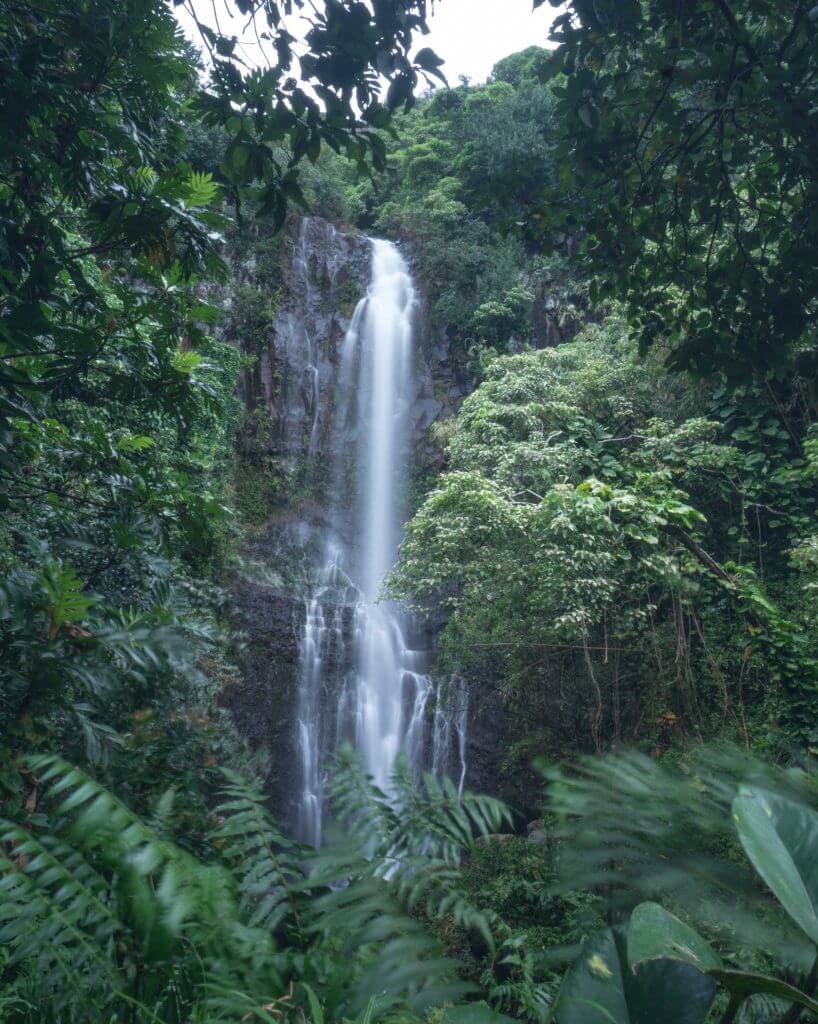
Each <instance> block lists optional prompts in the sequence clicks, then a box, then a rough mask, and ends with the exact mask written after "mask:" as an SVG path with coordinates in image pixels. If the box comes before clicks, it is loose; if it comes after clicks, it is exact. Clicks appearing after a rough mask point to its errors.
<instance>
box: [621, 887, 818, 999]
mask: <svg viewBox="0 0 818 1024" xmlns="http://www.w3.org/2000/svg"><path fill="white" fill-rule="evenodd" d="M661 958H668V959H675V960H682V961H683V962H684V963H686V964H689V965H690V966H691V967H695V968H697V969H698V970H700V971H702V972H703V973H705V974H707V975H708V976H709V977H711V978H713V980H714V981H717V982H718V983H719V984H721V985H722V986H723V987H724V988H725V989H726V990H727V991H728V992H729V993H730V995H731V996H732V997H733V998H734V999H738V1000H739V1001H741V1000H743V999H746V998H747V997H748V996H752V995H759V994H764V995H769V996H774V997H776V998H778V999H786V1000H787V1001H788V1002H791V1003H797V1004H798V1005H799V1006H804V1007H806V1008H807V1009H809V1010H812V1011H813V1012H816V1011H818V1002H816V1001H815V1000H814V999H812V998H811V997H810V996H808V995H806V994H805V993H804V992H801V991H800V990H799V989H797V988H795V987H793V986H792V985H788V984H787V982H785V981H781V980H780V979H778V978H771V977H769V976H767V975H765V974H753V973H750V972H748V971H736V970H731V969H729V968H725V967H724V966H723V964H722V961H721V957H720V956H719V955H718V954H717V953H716V951H715V950H714V949H713V948H712V947H711V946H710V944H709V943H708V942H707V941H706V940H705V939H704V938H702V936H701V935H699V933H698V932H697V931H695V930H694V929H693V928H691V927H690V926H689V925H686V924H684V922H682V921H680V920H679V919H678V918H677V917H674V916H673V914H670V913H668V912H667V911H666V910H665V909H664V908H663V907H660V906H659V904H658V903H642V904H640V905H639V906H638V907H637V908H636V909H635V910H634V912H633V913H632V914H631V919H630V924H629V926H628V960H629V962H630V964H631V967H632V968H634V969H636V968H638V967H639V965H640V964H642V963H644V962H645V961H650V960H655V959H661Z"/></svg>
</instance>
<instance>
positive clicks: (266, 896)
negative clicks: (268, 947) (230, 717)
mask: <svg viewBox="0 0 818 1024" xmlns="http://www.w3.org/2000/svg"><path fill="white" fill-rule="evenodd" d="M223 775H224V777H225V779H226V785H225V786H224V787H223V788H222V793H223V795H224V796H225V797H226V798H227V799H226V800H225V801H224V802H223V803H221V804H220V805H219V807H218V808H217V813H218V815H219V817H220V818H221V819H222V820H221V823H220V824H219V827H218V828H217V829H216V830H215V831H214V832H213V834H212V839H213V842H214V845H216V846H217V847H218V848H220V851H221V854H222V857H223V858H224V859H225V861H226V862H227V863H228V864H229V865H230V866H231V868H232V870H233V873H234V876H235V877H236V880H237V882H238V886H239V890H240V893H241V909H242V911H243V913H244V914H245V915H246V918H247V920H248V923H249V924H250V925H251V926H252V927H261V928H265V929H267V930H269V931H274V930H275V929H276V928H277V927H278V926H279V924H281V922H282V921H283V920H284V919H285V918H287V917H288V916H290V915H292V914H294V913H295V914H296V917H297V913H296V911H295V906H294V901H293V893H292V887H293V885H294V884H295V883H297V882H298V881H299V880H301V879H302V878H303V870H302V868H301V860H302V858H303V854H304V851H303V850H302V849H301V847H299V846H297V845H296V844H294V843H293V842H291V841H290V840H289V839H287V838H286V837H285V836H284V834H283V833H282V832H281V831H280V830H279V828H278V826H277V825H276V824H275V822H274V820H273V818H272V816H271V815H270V813H269V812H268V811H267V809H266V807H265V806H264V797H263V795H262V793H261V792H260V791H259V790H258V789H257V788H256V787H254V786H252V785H251V784H250V783H248V782H247V781H246V780H245V779H243V778H241V777H240V776H238V775H236V774H235V773H234V772H230V771H227V770H223ZM296 923H297V922H296Z"/></svg>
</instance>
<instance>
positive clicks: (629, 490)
mask: <svg viewBox="0 0 818 1024" xmlns="http://www.w3.org/2000/svg"><path fill="white" fill-rule="evenodd" d="M441 2H445V0H441ZM542 3H544V0H536V2H535V4H534V6H535V7H537V6H541V5H542ZM173 6H181V4H180V3H178V2H177V3H175V4H174V5H173ZM184 6H185V7H186V8H187V9H188V11H189V12H190V13H191V14H192V16H193V18H194V21H199V24H198V29H199V33H200V36H201V40H202V44H203V46H204V50H205V53H206V61H207V66H206V67H205V66H203V64H202V62H201V60H200V59H199V57H198V56H197V54H196V53H195V52H194V51H193V50H192V48H191V47H190V45H189V44H188V43H186V42H185V41H184V40H183V38H182V37H181V35H180V33H179V31H178V29H177V27H176V25H175V22H174V20H173V17H172V6H171V5H167V4H165V3H164V2H160V0H124V2H120V0H116V2H114V0H77V2H73V3H66V2H62V0H38V2H37V3H36V4H34V3H28V2H25V0H0V70H2V75H0V100H2V102H0V128H2V131H0V256H1V257H2V260H1V261H0V511H2V522H1V523H0V571H1V572H2V580H1V581H0V1021H3V1022H8V1024H34V1022H37V1024H40V1022H48V1024H73V1022H77V1024H79V1022H85V1021H88V1020H94V1021H106V1022H107V1021H111V1022H113V1021H117V1022H120V1021H122V1022H128V1024H137V1022H138V1024H147V1022H152V1024H157V1022H158V1024H182V1022H188V1021H190V1022H194V1021H195V1022H199V1021H201V1022H204V1021H209V1022H214V1021H230V1022H245V1021H263V1022H267V1024H272V1022H282V1021H286V1022H291V1024H305V1022H310V1024H330V1022H335V1024H340V1022H353V1021H354V1022H360V1024H374V1022H376V1021H383V1022H392V1024H399V1022H402V1024H414V1022H422V1021H423V1022H426V1024H462V1022H466V1021H468V1022H469V1024H490V1022H495V1024H505V1022H506V1021H509V1020H521V1021H529V1022H532V1024H546V1022H548V1021H554V1022H556V1024H600V1022H603V1021H604V1022H608V1024H610V1022H611V1021H614V1022H615V1024H633V1022H636V1021H640V1022H647V1021H658V1020H661V1021H667V1022H669V1024H705V1022H710V1024H713V1022H716V1021H723V1022H724V1024H730V1022H732V1021H736V1020H740V1021H742V1022H746V1024H750V1022H753V1024H754V1022H755V1021H759V1022H762V1021H764V1022H768V1021H776V1022H780V1024H793V1022H796V1021H797V1020H799V1019H802V1018H803V1017H805V1016H807V1015H812V1016H816V1015H818V1003H816V999H815V989H816V948H817V947H818V882H816V877H817V876H816V864H818V799H817V798H816V775H815V770H814V765H813V763H812V762H811V760H810V756H811V754H812V753H813V752H814V750H815V748H816V746H818V737H817V736H816V724H815V723H816V711H815V709H816V696H817V695H816V689H818V659H816V656H815V653H814V652H815V646H816V640H817V639H818V602H816V589H815V581H814V572H815V568H816V566H817V565H818V534H816V526H815V516H816V511H818V510H817V509H816V501H818V489H816V474H818V436H817V435H816V432H815V427H814V421H815V410H816V395H815V373H814V366H815V351H816V341H815V333H814V332H815V310H816V301H818V294H817V293H816V288H817V287H818V277H816V271H815V261H814V258H813V254H814V250H815V247H816V241H818V239H816V231H817V230H818V222H816V215H815V210H816V201H815V200H816V187H818V186H816V182H818V175H816V139H818V132H816V130H815V128H816V124H815V122H816V109H818V107H817V106H816V96H815V89H816V68H815V61H816V47H815V43H816V31H817V29H816V25H818V17H816V10H815V9H812V7H811V5H810V4H809V3H802V2H801V0H786V2H777V0H713V3H710V4H702V3H685V2H678V0H624V2H620V0H593V2H588V0H573V2H571V3H569V4H567V5H564V4H560V5H559V6H561V7H566V10H565V11H564V12H562V13H560V14H559V16H558V18H557V20H556V22H555V26H554V35H553V39H552V42H554V43H555V44H556V48H555V49H554V50H552V51H547V50H544V49H541V48H539V47H537V46H532V47H531V48H529V49H527V50H525V51H523V52H522V53H520V54H515V55H512V56H510V57H508V58H507V59H505V60H503V61H501V62H500V63H499V64H498V65H497V67H496V68H495V71H494V73H493V75H492V77H491V79H490V81H489V82H488V83H486V84H485V85H475V86H473V85H471V84H469V83H468V82H465V81H464V82H461V83H460V84H459V85H458V86H455V87H454V88H451V89H449V88H447V89H438V90H437V91H430V92H429V93H428V94H427V95H426V96H425V97H423V98H421V99H420V100H419V101H418V102H415V98H414V94H415V92H416V91H417V87H418V86H419V84H420V83H421V82H424V81H425V82H426V83H427V84H428V83H430V82H432V80H435V79H437V80H439V79H440V76H441V62H440V60H439V59H438V58H437V57H436V56H435V54H434V53H432V51H431V50H429V49H428V48H425V47H422V46H421V47H420V48H419V49H417V48H416V45H415V43H414V42H413V37H416V35H417V33H419V32H420V33H422V32H423V30H424V27H425V23H424V19H425V15H426V6H427V5H426V3H425V0H374V2H373V3H372V4H364V3H362V2H358V0H325V2H324V3H315V4H313V3H310V4H306V3H305V2H303V0H281V2H276V0H234V3H233V4H232V7H233V9H234V10H235V11H237V12H239V13H240V14H241V15H243V16H245V17H246V18H248V19H249V21H248V27H250V28H252V27H255V29H256V30H257V31H258V35H259V41H260V42H261V43H263V44H266V50H267V52H268V54H269V61H268V63H267V66H266V67H264V68H263V69H257V68H249V67H247V66H246V65H245V64H244V63H243V61H242V59H241V57H240V56H239V54H240V48H239V47H238V40H236V39H234V38H233V37H231V36H228V35H225V34H223V33H222V32H221V31H220V30H219V29H218V26H217V27H216V28H215V29H214V28H213V27H212V26H210V24H209V23H207V24H205V23H204V22H203V21H201V19H197V10H199V8H197V5H195V4H193V3H190V2H188V0H185V3H184ZM554 6H558V5H557V4H556V3H554ZM293 12H295V13H298V12H301V13H304V14H306V15H307V16H308V18H309V19H310V20H311V28H310V30H309V32H308V35H307V37H306V47H305V49H304V52H302V53H300V55H298V56H296V52H295V48H294V43H295V40H294V39H293V38H292V37H291V36H290V35H289V33H288V32H287V29H286V26H285V23H284V21H283V20H282V15H287V14H290V13H293ZM379 76H384V77H386V78H387V79H388V81H389V85H388V87H387V89H386V90H385V96H384V97H383V98H381V88H380V78H379ZM345 161H349V162H350V163H349V164H348V163H346V162H345ZM350 166H351V167H352V168H353V169H354V174H353V172H352V171H351V170H350V169H349V168H350ZM374 172H378V174H377V175H375V174H374ZM293 204H295V206H296V207H301V206H304V205H307V204H311V207H312V209H314V210H315V211H317V212H319V213H321V214H324V215H326V216H329V217H331V218H333V219H336V220H339V221H341V220H345V219H352V218H355V219H356V220H357V222H358V224H359V226H361V227H363V228H365V229H370V228H372V229H375V230H377V231H379V232H383V233H385V234H389V235H391V236H394V237H398V236H400V237H401V238H402V239H403V240H404V241H406V242H407V243H408V246H409V248H410V250H411V254H412V258H413V260H414V263H415V268H416V272H417V275H418V278H419V280H420V283H421V285H422V286H423V287H424V289H425V291H426V294H427V297H428V305H429V314H430V316H429V325H430V331H432V332H433V334H434V336H435V337H436V338H445V339H446V341H447V343H448V345H449V347H450V352H451V353H452V355H453V358H454V359H455V360H456V361H459V362H460V363H461V365H462V366H465V367H466V368H467V372H469V373H471V374H472V376H473V377H474V379H475V384H476V388H475V389H474V391H473V393H472V394H471V395H470V396H469V397H468V398H467V399H466V400H465V401H464V403H463V405H462V408H461V409H460V410H459V412H458V413H457V415H456V417H453V418H452V419H450V420H447V421H444V422H441V423H438V424H437V425H436V426H435V427H434V428H433V432H432V438H431V442H432V445H433V447H434V448H435V449H436V453H437V462H436V464H435V462H434V460H432V465H436V469H435V471H434V472H433V473H432V474H431V476H430V478H429V479H428V480H427V481H426V494H425V497H423V498H422V500H421V502H420V508H419V511H418V513H417V515H416V516H415V518H414V520H413V521H412V522H411V523H410V525H409V527H408V532H407V540H406V544H405V546H404V549H403V556H402V562H401V564H400V566H399V567H398V570H397V572H396V574H395V576H394V579H393V580H392V582H391V586H392V588H393V589H394V590H395V591H396V592H398V593H400V594H403V595H406V596H409V597H411V599H412V600H414V601H416V602H419V603H421V604H422V605H423V606H424V607H428V606H433V607H434V609H435V611H436V612H439V611H440V610H441V609H443V610H445V612H446V613H447V615H448V624H447V626H446V627H445V633H444V637H443V640H444V645H443V657H444V659H445V660H446V661H448V663H449V664H448V667H449V668H457V670H458V671H460V672H461V673H462V674H463V675H464V676H465V678H466V680H467V681H470V682H472V683H475V684H476V683H479V684H481V686H483V687H489V688H491V687H493V688H494V689H496V691H497V693H498V694H499V698H500V701H501V704H502V706H503V708H504V709H505V711H506V712H507V713H508V721H509V723H511V724H510V725H509V727H508V731H507V740H508V745H509V755H508V758H507V764H508V766H510V767H511V768H512V769H513V770H514V773H515V776H516V778H517V780H518V786H517V789H516V793H517V794H518V795H519V796H520V797H521V799H520V801H519V802H520V803H521V804H522V805H523V807H524V809H525V810H527V811H534V810H536V811H538V812H540V813H541V814H542V821H541V823H540V825H541V828H540V829H538V830H537V832H538V835H539V836H540V837H541V840H542V841H532V840H529V839H527V838H524V837H523V836H522V835H519V834H516V833H518V832H520V831H522V825H523V823H524V820H525V819H524V818H522V817H521V815H520V813H519V812H516V811H513V810H512V809H510V808H508V807H506V806H505V805H504V804H503V803H502V802H500V801H499V800H496V799H494V798H491V797H480V796H474V795H471V794H468V793H466V794H464V795H463V796H458V794H457V791H456V789H455V788H454V787H453V786H452V785H451V784H450V783H447V782H440V781H439V780H436V779H434V778H432V777H427V778H424V779H423V780H416V779H414V778H413V777H412V775H411V773H410V772H409V770H408V769H407V768H406V766H405V765H404V764H401V763H399V764H398V765H397V766H396V768H395V772H394V776H393V779H392V783H391V788H390V792H389V795H388V796H387V795H385V794H384V793H381V792H379V791H378V790H377V789H376V788H375V787H374V786H373V785H372V783H371V780H369V779H367V778H366V776H365V774H364V772H363V770H362V768H361V765H360V764H359V763H358V762H357V759H356V757H355V755H354V754H353V753H352V752H351V751H348V750H344V751H341V752H340V754H339V759H338V764H337V765H336V766H335V767H334V770H333V773H332V779H333V781H332V785H331V789H332V794H331V795H332V801H333V815H332V819H333V821H334V822H335V835H333V836H332V837H331V841H329V842H328V843H327V845H326V848H325V849H323V850H322V851H314V850H309V849H306V848H303V847H299V846H298V845H296V844H294V843H292V842H291V841H290V840H289V839H288V838H287V836H285V835H284V834H283V832H282V831H281V829H280V828H279V826H278V825H277V823H276V822H275V820H274V819H273V818H272V817H271V816H270V814H269V813H268V811H267V809H266V808H265V806H264V795H263V793H261V792H260V791H259V789H258V788H257V785H256V783H255V781H254V778H253V776H254V768H255V765H254V761H253V758H252V756H251V754H250V753H249V752H248V751H247V750H245V749H244V748H243V746H242V744H241V742H240V741H239V739H238V737H237V736H236V734H235V732H234V730H233V729H232V727H231V724H230V722H229V721H228V719H227V716H226V715H225V714H224V713H223V712H222V711H221V710H220V709H219V694H220V691H221V690H222V688H223V687H224V686H226V685H229V683H230V681H231V679H232V678H233V676H234V673H235V671H236V670H235V666H234V664H233V657H234V654H235V645H236V642H237V638H236V637H234V636H232V635H230V632H229V630H228V629H227V627H226V624H225V605H226V599H227V598H226V592H225V590H224V586H225V583H226V580H227V569H228V567H229V566H230V563H231V559H232V558H233V555H234V552H235V544H236V537H237V531H238V529H239V527H240V526H242V525H244V526H247V524H248V523H252V522H253V521H255V519H257V518H263V517H264V516H265V515H266V512H267V509H268V505H267V502H268V500H269V494H268V490H269V483H268V484H265V487H267V490H265V489H261V490H260V491H259V493H258V494H256V493H255V492H252V491H251V488H250V487H249V486H246V480H244V479H243V478H242V477H241V475H240V474H238V475H237V473H236V470H235V462H236V459H235V453H236V451H237V450H239V451H242V452H243V451H245V449H246V451H248V452H250V453H251V455H252V456H253V457H254V458H255V457H256V456H259V453H261V455H260V456H259V459H260V461H259V466H258V467H257V468H259V471H260V473H263V474H267V471H268V469H271V467H270V466H269V465H268V463H267V462H265V461H264V452H265V450H266V446H265V438H264V434H263V431H264V424H263V423H257V422H251V421H250V420H249V419H248V418H247V416H246V415H245V414H244V411H243V410H242V409H241V407H240V403H239V402H238V400H237V399H236V397H235V389H236V383H237V380H238V378H239V374H240V371H241V369H242V367H244V368H245V369H246V368H247V366H248V363H247V359H248V358H249V359H252V349H253V345H254V344H255V342H256V341H257V340H258V338H260V337H261V336H263V335H264V332H265V331H267V330H268V329H269V325H270V320H271V317H272V315H273V313H272V309H273V306H274V303H275V301H276V292H275V287H274V285H275V279H276V275H277V273H278V260H279V258H280V250H279V249H278V243H277V242H273V243H270V242H269V233H265V232H255V233H253V234H252V237H254V238H255V239H256V240H257V243H258V244H257V246H256V248H257V252H256V253H255V255H256V256H257V257H258V260H259V263H260V264H262V262H263V266H262V275H261V278H262V279H263V281H264V284H265V290H264V293H263V294H261V292H260V290H259V289H258V288H256V289H253V288H252V287H251V288H248V287H247V286H239V285H237V284H236V282H234V281H232V280H231V277H230V273H231V268H230V259H229V256H230V253H231V246H232V247H233V252H235V248H236V246H237V245H238V246H241V245H244V244H247V245H249V244H250V243H249V241H247V240H248V238H250V237H251V235H248V234H247V233H246V231H245V229H246V226H247V223H248V222H249V221H250V220H251V219H254V218H267V219H269V223H270V226H271V228H270V230H271V231H272V232H273V233H275V232H278V231H280V229H282V228H285V227H286V225H287V215H288V211H292V208H293ZM259 239H261V242H258V240H259ZM264 261H266V262H264ZM221 289H233V290H234V293H235V294H234V295H233V298H234V299H235V302H233V304H232V307H231V314H230V317H229V318H228V320H227V327H226V328H225V319H224V318H223V317H222V316H221V313H220V310H219V308H218V298H219V296H220V295H221V294H223V292H222V291H221ZM226 334H229V336H230V338H231V340H234V339H233V335H235V336H236V337H237V338H240V340H241V341H242V349H241V350H242V351H243V352H244V353H246V356H245V358H244V359H243V358H242V357H240V356H239V354H238V352H237V349H236V347H234V346H233V345H231V344H228V343H227V342H226V341H225V340H223V338H224V337H225V336H226ZM257 461H258V460H257ZM437 469H439V471H440V472H439V473H438V472H437ZM257 475H258V474H257ZM254 479H255V478H254ZM281 486H286V481H283V482H282V483H281ZM237 487H240V488H241V492H240V493H237V491H236V488H237ZM234 506H238V508H239V513H240V514H239V516H238V518H237V517H236V515H235V513H234V511H233V508H234ZM713 738H719V739H721V740H724V739H725V738H727V739H728V740H731V741H734V742H737V743H738V744H739V747H740V749H737V748H736V747H734V746H727V745H723V744H722V745H712V744H711V745H701V744H700V742H699V741H700V740H702V739H713ZM628 742H632V743H634V744H635V745H636V746H638V747H639V746H641V747H642V748H643V750H642V752H640V753H634V752H631V753H628V752H626V751H625V750H623V746H622V745H623V744H625V743H628ZM534 755H547V757H548V758H549V759H551V760H553V759H554V758H555V757H561V756H564V755H567V756H568V757H569V764H568V765H567V767H565V768H556V767H553V766H549V765H548V764H546V762H545V760H543V761H541V762H540V764H539V767H538V768H537V769H530V770H529V773H528V774H525V773H524V772H523V771H521V770H520V768H521V765H523V764H525V765H528V764H529V763H530V761H531V759H532V757H533V756H534ZM770 762H775V765H774V766H771V763H770ZM237 769H241V772H242V774H241V775H239V774H238V773H237ZM543 775H544V781H545V787H544V789H543V786H542V782H543V778H542V776H543ZM498 833H500V834H499V835H498Z"/></svg>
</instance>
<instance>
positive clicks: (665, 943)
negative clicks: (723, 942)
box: [628, 903, 722, 972]
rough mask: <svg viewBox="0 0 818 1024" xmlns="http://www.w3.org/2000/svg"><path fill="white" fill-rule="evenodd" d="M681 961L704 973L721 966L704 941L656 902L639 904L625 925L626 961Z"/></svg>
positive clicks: (638, 962)
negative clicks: (626, 930)
mask: <svg viewBox="0 0 818 1024" xmlns="http://www.w3.org/2000/svg"><path fill="white" fill-rule="evenodd" d="M660 959H667V960H681V961H683V962H684V963H686V964H690V966H691V967H695V968H697V969H698V970H700V971H702V972H707V971H710V970H714V969H719V968H720V967H721V965H722V964H721V957H719V955H718V954H717V953H716V951H715V950H714V949H713V948H712V947H711V946H710V944H709V943H708V942H707V940H706V939H704V938H702V936H701V935H699V933H698V932H697V931H695V930H694V929H693V928H691V927H690V926H689V925H686V924H684V922H683V921H680V920H679V919H678V917H674V916H673V914H670V913H668V911H666V910H665V909H664V908H663V907H660V906H659V904H658V903H641V904H640V905H639V906H638V907H637V908H636V909H635V910H634V912H633V913H632V914H631V919H630V923H629V925H628V961H629V962H630V964H631V967H634V968H636V967H638V966H639V964H641V963H644V962H645V961H647V960H660Z"/></svg>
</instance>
